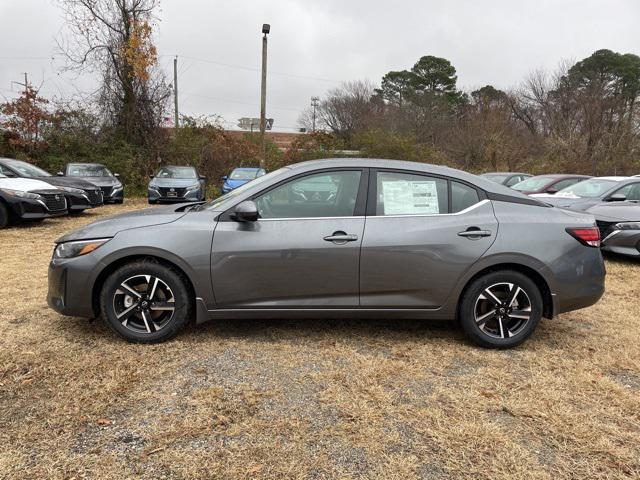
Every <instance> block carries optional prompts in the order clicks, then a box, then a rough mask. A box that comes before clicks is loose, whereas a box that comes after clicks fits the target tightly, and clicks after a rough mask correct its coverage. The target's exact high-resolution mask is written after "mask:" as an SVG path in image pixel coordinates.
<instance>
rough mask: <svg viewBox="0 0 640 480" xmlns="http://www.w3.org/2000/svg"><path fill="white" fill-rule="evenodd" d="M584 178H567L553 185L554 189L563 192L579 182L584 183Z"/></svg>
mask: <svg viewBox="0 0 640 480" xmlns="http://www.w3.org/2000/svg"><path fill="white" fill-rule="evenodd" d="M583 180H584V178H567V179H565V180H560V181H559V182H557V183H555V184H553V185H552V188H554V189H556V190H562V189H563V188H567V187H570V186H571V185H575V184H576V183H578V182H581V181H583Z"/></svg>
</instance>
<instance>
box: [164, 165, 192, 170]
mask: <svg viewBox="0 0 640 480" xmlns="http://www.w3.org/2000/svg"><path fill="white" fill-rule="evenodd" d="M166 167H176V168H193V169H194V170H195V169H196V167H194V166H193V165H162V166H161V167H160V168H166Z"/></svg>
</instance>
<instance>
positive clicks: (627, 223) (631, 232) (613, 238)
mask: <svg viewBox="0 0 640 480" xmlns="http://www.w3.org/2000/svg"><path fill="white" fill-rule="evenodd" d="M587 213H590V214H591V215H593V216H594V217H596V224H597V225H598V228H599V229H600V236H601V237H602V245H601V248H602V250H605V251H609V252H613V253H619V254H622V255H630V256H632V257H638V256H640V200H631V201H624V202H613V203H603V204H600V205H596V206H595V207H591V208H589V209H588V210H587Z"/></svg>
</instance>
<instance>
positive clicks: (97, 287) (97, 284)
mask: <svg viewBox="0 0 640 480" xmlns="http://www.w3.org/2000/svg"><path fill="white" fill-rule="evenodd" d="M141 260H147V261H152V262H156V263H158V264H160V265H164V266H166V267H169V268H173V269H174V270H177V271H178V272H179V273H180V274H181V275H182V276H184V278H185V279H186V281H187V288H188V289H189V292H190V294H191V296H192V298H193V299H194V302H195V300H196V290H195V287H194V284H193V280H192V279H191V277H190V276H189V275H188V274H187V272H186V271H185V269H184V268H182V267H181V266H180V265H178V264H177V263H176V262H172V261H171V260H168V259H167V258H164V257H162V256H159V255H154V254H149V253H137V254H130V255H126V256H123V257H119V258H117V259H115V260H113V261H112V262H110V263H109V264H107V265H106V266H105V268H103V269H102V270H101V271H100V273H99V274H98V276H97V277H96V279H95V280H94V282H93V287H92V289H91V308H92V310H93V313H94V315H95V316H96V317H97V316H99V315H100V291H101V290H102V287H103V285H104V282H105V281H106V279H107V277H109V275H111V274H112V273H113V272H115V271H116V270H117V269H118V268H120V267H122V266H124V265H127V264H128V263H133V262H137V261H141Z"/></svg>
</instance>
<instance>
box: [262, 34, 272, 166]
mask: <svg viewBox="0 0 640 480" xmlns="http://www.w3.org/2000/svg"><path fill="white" fill-rule="evenodd" d="M270 31H271V25H269V24H268V23H265V24H263V25H262V85H261V88H260V144H261V148H262V157H261V158H260V166H261V167H263V168H264V162H265V160H266V155H267V150H266V145H265V143H264V131H265V129H266V127H267V120H266V115H267V112H266V110H267V35H268V34H269V32H270Z"/></svg>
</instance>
